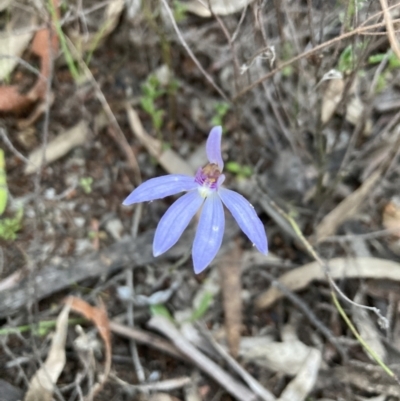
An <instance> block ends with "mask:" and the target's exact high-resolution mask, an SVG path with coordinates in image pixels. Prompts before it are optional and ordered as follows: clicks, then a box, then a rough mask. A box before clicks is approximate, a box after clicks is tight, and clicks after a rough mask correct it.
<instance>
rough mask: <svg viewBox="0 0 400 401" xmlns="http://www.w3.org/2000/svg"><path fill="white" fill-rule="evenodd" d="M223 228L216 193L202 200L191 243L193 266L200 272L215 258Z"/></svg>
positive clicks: (220, 207) (221, 214) (221, 207)
mask: <svg viewBox="0 0 400 401" xmlns="http://www.w3.org/2000/svg"><path fill="white" fill-rule="evenodd" d="M224 229H225V216H224V207H223V206H222V203H221V200H220V199H219V197H218V195H217V194H216V193H213V194H212V195H210V196H208V197H207V199H206V201H205V202H204V206H203V210H202V212H201V216H200V221H199V225H198V227H197V232H196V236H195V238H194V243H193V266H194V272H195V273H196V274H198V273H201V272H202V271H203V270H204V269H205V268H206V267H207V266H208V265H209V264H210V263H211V261H212V260H213V259H214V258H215V256H216V254H217V253H218V250H219V248H220V247H221V243H222V238H223V236H224Z"/></svg>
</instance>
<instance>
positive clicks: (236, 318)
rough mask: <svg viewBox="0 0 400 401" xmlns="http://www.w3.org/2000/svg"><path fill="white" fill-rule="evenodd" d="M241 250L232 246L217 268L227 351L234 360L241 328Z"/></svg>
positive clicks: (235, 245) (237, 350)
mask: <svg viewBox="0 0 400 401" xmlns="http://www.w3.org/2000/svg"><path fill="white" fill-rule="evenodd" d="M241 253H242V252H241V250H240V248H239V245H237V244H236V243H235V244H234V247H233V249H232V250H231V252H229V253H227V254H226V255H224V256H223V257H222V259H221V260H220V262H219V264H218V266H219V273H220V281H221V290H222V304H223V307H224V325H225V330H226V337H227V340H228V346H229V351H230V353H231V355H232V356H233V357H234V358H236V357H237V355H238V352H239V345H240V338H241V328H242V297H241V294H242V283H241V260H242V258H241V256H242V255H241Z"/></svg>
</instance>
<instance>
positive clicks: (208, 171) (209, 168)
mask: <svg viewBox="0 0 400 401" xmlns="http://www.w3.org/2000/svg"><path fill="white" fill-rule="evenodd" d="M220 175H221V172H220V171H219V168H218V166H217V165H216V164H214V163H209V164H207V165H206V166H205V167H203V168H199V169H198V170H197V173H196V176H195V178H194V180H195V181H196V182H197V183H198V184H199V185H201V186H202V187H205V188H209V189H217V183H218V178H219V177H220Z"/></svg>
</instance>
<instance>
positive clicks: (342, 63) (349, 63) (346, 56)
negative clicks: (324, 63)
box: [337, 42, 368, 74]
mask: <svg viewBox="0 0 400 401" xmlns="http://www.w3.org/2000/svg"><path fill="white" fill-rule="evenodd" d="M367 45H368V42H359V43H357V44H356V45H355V46H354V45H349V46H347V47H345V49H344V50H343V51H342V53H341V54H340V57H339V61H338V66H337V69H338V70H339V71H340V72H343V73H345V74H348V73H350V72H351V71H353V70H354V68H355V67H356V64H357V52H359V51H362V50H363V49H365V48H366V46H367Z"/></svg>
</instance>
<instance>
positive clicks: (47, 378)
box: [24, 303, 70, 401]
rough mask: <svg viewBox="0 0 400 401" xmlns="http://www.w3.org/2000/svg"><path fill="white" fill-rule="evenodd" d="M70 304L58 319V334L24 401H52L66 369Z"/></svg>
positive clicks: (54, 337) (55, 334) (55, 335)
mask: <svg viewBox="0 0 400 401" xmlns="http://www.w3.org/2000/svg"><path fill="white" fill-rule="evenodd" d="M69 310H70V304H69V303H67V304H66V305H65V306H64V308H63V310H62V311H61V313H60V315H59V316H58V319H57V325H56V332H55V333H54V336H53V339H52V341H51V347H50V351H49V354H48V356H47V359H46V361H45V362H44V364H43V366H42V367H41V368H40V369H39V370H38V371H37V372H36V374H35V375H34V376H33V378H32V379H31V382H30V384H29V389H28V391H27V393H26V395H25V398H24V401H47V400H48V401H51V399H52V395H53V390H54V385H55V384H56V382H57V380H58V377H59V376H60V374H61V372H62V371H63V369H64V365H65V361H66V357H65V342H66V340H67V331H68V315H69Z"/></svg>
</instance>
